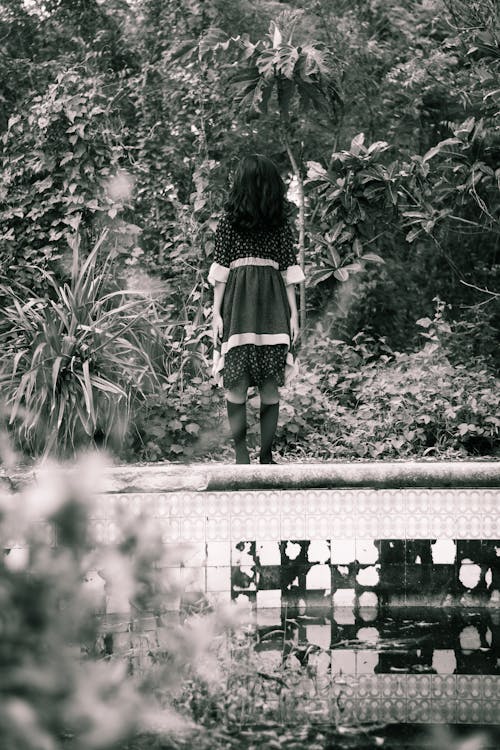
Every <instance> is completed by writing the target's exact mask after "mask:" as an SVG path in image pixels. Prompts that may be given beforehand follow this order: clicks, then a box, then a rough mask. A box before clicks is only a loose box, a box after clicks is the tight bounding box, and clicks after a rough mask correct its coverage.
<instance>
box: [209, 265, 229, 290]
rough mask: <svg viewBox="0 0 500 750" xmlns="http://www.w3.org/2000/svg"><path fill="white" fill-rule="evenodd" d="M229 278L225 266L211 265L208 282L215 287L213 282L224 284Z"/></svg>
mask: <svg viewBox="0 0 500 750" xmlns="http://www.w3.org/2000/svg"><path fill="white" fill-rule="evenodd" d="M228 276H229V268H227V266H221V264H220V263H215V262H214V263H212V265H211V266H210V270H209V272H208V282H209V284H212V286H215V282H216V281H219V282H221V283H222V284H225V283H226V281H227V278H228Z"/></svg>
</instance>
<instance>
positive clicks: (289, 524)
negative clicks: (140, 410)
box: [52, 464, 500, 724]
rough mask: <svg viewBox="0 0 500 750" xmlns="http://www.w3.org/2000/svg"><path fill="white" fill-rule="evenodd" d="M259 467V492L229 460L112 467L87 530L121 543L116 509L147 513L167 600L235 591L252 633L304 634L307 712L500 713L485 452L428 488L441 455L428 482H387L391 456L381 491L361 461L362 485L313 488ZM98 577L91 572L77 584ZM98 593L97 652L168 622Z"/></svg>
mask: <svg viewBox="0 0 500 750" xmlns="http://www.w3.org/2000/svg"><path fill="white" fill-rule="evenodd" d="M245 468H247V467H245ZM271 468H274V467H266V472H265V473H264V474H263V475H262V476H263V482H262V484H263V486H265V487H266V489H258V481H260V480H259V477H258V476H257V474H256V476H255V477H253V475H251V474H248V477H250V479H251V481H248V482H247V481H246V479H245V472H243V473H242V476H243V479H244V481H242V482H240V485H245V484H246V485H247V486H246V487H245V486H243V487H241V486H239V484H238V481H239V480H238V479H236V480H234V476H235V474H234V468H233V469H232V470H231V471H232V472H233V473H231V474H230V475H229V478H225V477H224V476H223V475H221V477H222V478H220V477H219V478H217V477H216V478H215V480H213V477H212V478H210V477H211V472H210V469H208V470H207V471H205V473H203V472H200V471H196V470H191V469H190V468H189V467H185V468H181V469H179V468H177V469H176V470H175V471H173V473H172V471H171V470H169V469H168V468H165V469H163V470H162V471H161V472H160V474H161V476H160V474H158V472H157V473H156V474H155V473H154V472H150V473H149V474H148V472H147V471H145V470H144V472H142V471H141V468H140V467H136V468H135V469H134V471H133V472H128V473H127V471H125V470H124V471H122V472H121V473H120V472H118V474H117V473H115V474H112V475H111V476H110V478H109V481H108V482H107V485H106V491H105V492H103V493H102V494H100V495H99V496H98V502H97V504H96V510H95V512H94V514H93V518H92V521H91V523H92V527H93V532H94V535H95V538H96V540H97V543H101V544H116V543H118V542H119V541H120V534H121V531H120V522H119V518H120V516H121V515H122V511H123V510H124V509H126V510H127V513H128V514H132V515H137V516H139V515H142V514H143V515H146V516H147V517H149V518H153V519H154V522H155V524H157V526H158V527H159V528H160V529H161V533H162V539H163V543H164V544H165V545H166V547H167V548H170V549H171V551H172V563H171V566H170V568H169V569H168V570H167V571H166V572H165V574H166V575H168V576H169V579H170V580H174V581H176V582H178V583H179V584H180V587H181V589H182V590H183V591H184V594H183V595H179V596H176V597H174V598H173V599H172V600H171V601H170V602H168V604H169V605H170V608H171V609H172V610H173V611H176V610H179V608H181V607H182V605H183V602H193V601H205V602H208V603H217V602H228V601H230V600H243V601H244V602H247V603H248V604H249V610H251V611H252V615H251V617H252V619H253V621H254V622H255V623H256V628H257V629H258V630H259V631H260V633H261V634H262V635H263V636H264V640H265V636H266V633H269V632H270V631H273V630H276V629H277V630H280V629H281V630H282V631H283V633H284V634H285V635H286V637H287V638H288V639H290V640H291V641H293V642H294V643H296V644H297V645H298V646H299V647H300V646H301V645H302V646H306V647H307V646H308V645H312V646H313V647H314V648H313V649H312V650H311V653H310V659H311V664H313V665H315V667H316V673H315V677H314V679H310V678H309V677H307V675H304V680H305V682H307V683H308V684H307V685H305V684H304V689H303V690H302V692H301V696H302V698H301V706H302V709H304V710H307V712H314V715H315V716H316V717H317V718H318V720H321V719H323V720H332V719H335V720H336V721H338V720H339V716H340V719H341V720H342V721H345V722H347V723H350V722H354V723H359V722H363V721H382V722H391V721H392V722H413V723H429V722H438V723H441V722H442V723H446V722H449V723H472V724H474V723H475V724H497V723H500V502H499V501H500V490H499V487H500V467H499V465H498V464H496V469H495V470H494V471H493V472H492V471H491V467H489V469H488V471H489V472H490V473H489V475H488V479H487V481H486V482H482V481H477V483H476V486H474V483H473V482H472V481H471V486H467V475H466V474H465V475H464V473H463V472H464V470H463V467H459V468H458V469H457V470H456V471H457V476H459V481H457V485H458V486H456V487H453V486H442V485H446V484H450V483H451V484H452V485H453V476H454V470H453V467H451V468H450V467H449V466H448V467H446V470H445V471H446V474H445V475H443V476H445V480H442V481H439V477H438V481H437V482H436V484H437V485H438V486H434V487H433V486H430V487H425V486H422V484H423V482H424V481H425V478H424V479H422V477H420V478H418V476H417V480H415V477H414V475H413V474H412V475H411V477H410V478H408V476H407V477H406V479H405V478H404V477H403V481H402V486H401V487H397V486H394V485H395V484H396V485H397V482H398V481H399V474H398V471H399V469H398V468H397V467H396V469H394V465H392V469H393V473H392V474H391V477H390V480H389V481H388V485H389V487H390V488H388V489H387V488H383V487H382V486H380V485H381V484H382V483H383V471H382V475H381V476H379V468H378V467H376V470H373V468H372V467H368V469H367V473H366V477H367V479H366V483H367V484H368V485H369V484H370V483H371V484H375V486H365V487H363V486H362V484H363V476H361V479H359V477H358V478H357V479H356V478H355V480H354V481H353V482H352V483H351V484H352V485H354V486H328V482H325V484H327V488H323V489H322V488H321V487H314V486H310V485H311V484H314V483H318V482H319V481H323V480H322V479H321V478H320V479H318V474H317V473H316V474H314V469H312V470H309V473H308V467H304V471H303V477H304V482H303V483H304V484H305V488H300V484H301V478H300V475H299V473H298V470H297V467H295V469H294V475H293V478H292V479H291V481H290V485H291V487H287V486H286V475H285V471H284V470H283V467H280V471H281V479H280V481H279V482H275V480H274V475H273V473H272V471H270V469H271ZM229 471H230V470H229V467H228V474H229ZM321 471H322V472H323V474H322V476H326V474H325V471H324V470H323V469H321ZM348 471H349V472H350V471H351V468H350V467H349V469H348ZM412 471H413V469H412ZM440 471H441V470H440ZM460 472H462V474H460ZM320 473H321V472H320ZM313 474H314V476H313ZM361 475H362V472H361ZM349 476H350V475H349ZM356 476H357V475H356ZM492 476H493V480H492ZM169 477H170V478H169ZM344 478H345V477H340V478H339V476H338V475H336V477H335V480H334V482H333V484H334V485H338V484H339V483H341V482H342V481H344ZM348 478H349V477H348ZM472 479H474V477H472ZM479 479H481V477H479ZM497 479H498V480H499V481H497ZM226 480H227V481H226ZM331 484H332V483H331V482H330V485H331ZM346 484H347V483H346ZM415 484H416V485H417V486H412V485H415ZM430 484H432V482H431V483H430ZM274 485H276V486H274ZM439 485H441V486H439ZM225 486H226V488H225ZM52 541H53V542H54V543H57V540H52ZM179 548H180V549H181V554H180V555H179ZM97 578H98V574H97V573H96V572H93V571H89V575H88V583H89V586H93V585H95V584H96V579H97ZM99 583H100V584H102V583H103V581H102V579H100V581H99ZM103 602H105V605H104V606H103V608H102V611H101V612H100V616H101V617H102V623H103V640H102V649H103V652H108V653H110V654H111V653H123V652H127V651H130V649H132V650H133V651H134V653H135V654H136V657H135V658H136V664H138V665H139V668H140V665H141V660H142V661H143V662H144V665H146V663H147V661H148V657H147V652H148V648H149V646H150V645H151V644H153V645H158V644H161V640H162V630H163V628H164V627H168V625H166V624H165V621H164V620H161V619H160V618H155V617H152V616H151V617H148V616H146V617H132V616H131V614H130V611H129V610H127V611H124V609H125V607H124V602H123V599H122V598H121V597H120V596H119V594H118V596H117V595H113V594H108V595H107V596H106V597H105V598H104V599H103ZM173 616H174V617H175V614H174V615H173ZM419 628H420V630H419ZM407 636H411V637H407ZM282 646H283V642H281V643H280V642H279V641H274V642H273V640H272V639H270V640H269V641H268V642H267V643H266V644H264V642H263V643H262V650H261V656H262V659H263V662H264V663H265V664H267V665H268V666H270V667H271V668H272V665H273V664H277V663H279V662H280V661H281V659H282V658H283V648H282ZM299 651H300V648H299ZM289 709H290V705H289ZM339 711H340V714H339ZM291 713H292V714H294V715H296V716H297V717H298V716H299V715H300V712H297V709H296V708H293V707H292V709H291ZM334 713H335V716H334V715H333V714H334ZM249 718H250V717H249Z"/></svg>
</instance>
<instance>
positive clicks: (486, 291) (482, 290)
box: [460, 279, 500, 302]
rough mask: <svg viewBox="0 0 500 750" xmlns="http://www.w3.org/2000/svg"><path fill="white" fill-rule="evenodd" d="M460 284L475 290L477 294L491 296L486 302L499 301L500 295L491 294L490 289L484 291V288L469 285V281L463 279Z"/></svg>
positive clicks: (497, 293)
mask: <svg viewBox="0 0 500 750" xmlns="http://www.w3.org/2000/svg"><path fill="white" fill-rule="evenodd" d="M460 283H461V284H464V285H465V286H468V287H470V288H471V289H475V290H476V292H482V293H483V294H489V295H490V299H489V300H485V302H491V300H492V299H498V297H500V293H499V292H490V290H489V289H483V288H482V287H480V286H476V285H475V284H469V282H468V281H464V280H463V279H460Z"/></svg>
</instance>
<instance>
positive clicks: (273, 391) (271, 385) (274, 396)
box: [259, 380, 280, 404]
mask: <svg viewBox="0 0 500 750" xmlns="http://www.w3.org/2000/svg"><path fill="white" fill-rule="evenodd" d="M259 392H260V398H261V401H262V402H263V403H265V404H275V403H277V402H278V401H279V399H280V395H279V391H278V386H277V385H276V383H275V382H274V381H273V380H266V382H265V383H263V384H262V385H261V386H260V387H259Z"/></svg>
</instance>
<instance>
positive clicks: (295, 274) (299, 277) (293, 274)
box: [281, 265, 306, 286]
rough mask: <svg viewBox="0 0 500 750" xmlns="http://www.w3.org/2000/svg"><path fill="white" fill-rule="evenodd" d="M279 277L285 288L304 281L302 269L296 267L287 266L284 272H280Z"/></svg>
mask: <svg viewBox="0 0 500 750" xmlns="http://www.w3.org/2000/svg"><path fill="white" fill-rule="evenodd" d="M281 275H282V276H283V281H284V282H285V285H286V286H289V284H300V283H301V282H302V281H305V280H306V277H305V276H304V272H303V270H302V268H301V267H300V266H298V265H294V266H288V268H287V269H286V271H282V272H281Z"/></svg>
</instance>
